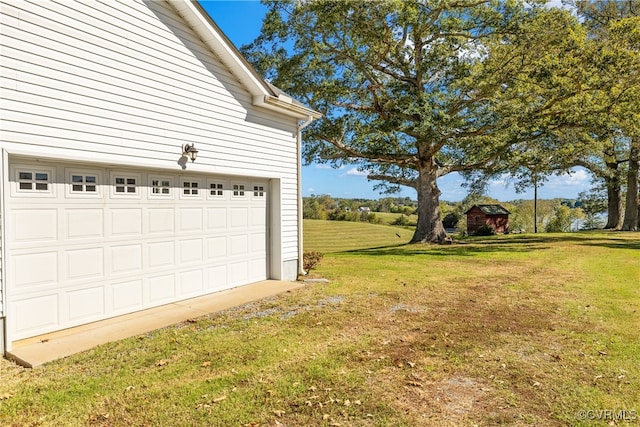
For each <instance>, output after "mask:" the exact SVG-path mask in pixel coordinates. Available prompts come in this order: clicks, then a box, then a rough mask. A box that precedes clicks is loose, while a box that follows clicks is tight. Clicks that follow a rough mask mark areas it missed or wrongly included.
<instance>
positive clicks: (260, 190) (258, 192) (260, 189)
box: [253, 185, 264, 197]
mask: <svg viewBox="0 0 640 427" xmlns="http://www.w3.org/2000/svg"><path fill="white" fill-rule="evenodd" d="M253 197H264V186H263V185H254V186H253Z"/></svg>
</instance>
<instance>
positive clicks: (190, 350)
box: [0, 221, 640, 427]
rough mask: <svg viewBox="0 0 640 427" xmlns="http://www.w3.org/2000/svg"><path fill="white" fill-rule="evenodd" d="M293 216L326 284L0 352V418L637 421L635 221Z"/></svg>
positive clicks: (638, 251)
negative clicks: (457, 236)
mask: <svg viewBox="0 0 640 427" xmlns="http://www.w3.org/2000/svg"><path fill="white" fill-rule="evenodd" d="M305 227H306V231H305V246H306V249H308V250H316V251H321V252H323V253H324V254H325V255H324V259H323V260H322V262H321V263H320V265H319V267H318V268H317V270H314V271H312V275H313V276H318V277H326V278H328V279H329V280H330V281H331V282H330V283H329V284H312V285H309V286H307V287H305V288H303V289H300V290H297V291H295V292H292V293H289V294H286V295H283V296H280V297H278V298H272V299H268V300H264V301H261V302H259V303H254V304H250V305H246V306H243V307H238V308H236V309H233V310H229V311H226V312H224V313H219V314H212V315H210V316H207V317H204V318H201V319H197V320H195V321H192V322H186V323H184V324H179V325H175V326H174V327H170V328H166V329H162V330H159V331H156V332H153V333H150V334H148V335H144V336H140V337H137V338H132V339H128V340H123V341H119V342H114V343H110V344H107V345H103V346H100V347H98V348H96V349H94V350H91V351H88V352H85V353H82V354H79V355H76V356H73V357H70V358H67V359H64V360H60V361H57V362H53V363H50V364H47V365H45V366H44V367H43V368H38V369H34V370H27V369H23V368H20V367H17V366H15V365H12V364H11V363H9V362H7V361H2V362H1V363H0V367H1V369H2V371H1V372H0V425H3V426H7V425H8V426H27V425H34V426H35V425H38V426H40V425H42V426H50V425H51V426H53V425H55V426H58V425H79V426H141V425H149V426H253V427H255V426H276V425H283V426H472V425H479V426H489V425H497V424H505V425H513V426H564V425H577V426H580V425H583V426H591V425H603V426H604V425H612V424H615V425H637V424H639V423H640V234H638V233H635V234H632V233H572V234H540V235H507V236H494V237H491V238H471V239H468V240H467V241H466V244H454V245H443V246H425V245H404V244H401V243H402V242H406V241H408V239H409V238H410V237H411V234H412V231H411V230H405V229H402V228H399V227H388V226H376V225H369V224H359V223H346V222H329V221H326V222H323V221H312V222H305ZM396 232H398V233H399V234H400V235H401V237H400V238H398V237H397V236H396V234H395V233H396Z"/></svg>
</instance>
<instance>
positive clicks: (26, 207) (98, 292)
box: [6, 159, 268, 340]
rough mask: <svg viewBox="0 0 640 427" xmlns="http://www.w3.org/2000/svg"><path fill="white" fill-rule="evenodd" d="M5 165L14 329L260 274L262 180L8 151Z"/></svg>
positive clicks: (142, 304)
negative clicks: (42, 159)
mask: <svg viewBox="0 0 640 427" xmlns="http://www.w3.org/2000/svg"><path fill="white" fill-rule="evenodd" d="M43 174H44V175H43ZM9 175H10V179H9V185H10V191H8V192H7V194H10V197H9V199H8V203H7V205H6V206H7V210H8V215H7V218H8V224H7V230H9V232H8V234H7V255H8V262H7V266H8V268H7V278H8V286H10V292H8V295H9V306H8V308H9V310H8V315H9V316H11V318H12V319H13V320H12V321H11V322H10V324H11V325H12V326H11V339H12V340H17V339H22V338H27V337H30V336H34V335H39V334H42V333H46V332H51V331H54V330H59V329H64V328H68V327H72V326H77V325H80V324H83V323H88V322H92V321H95V320H101V319H104V318H108V317H112V316H116V315H120V314H124V313H130V312H133V311H137V310H142V309H146V308H150V307H154V306H158V305H162V304H166V303H170V302H174V301H179V300H182V299H187V298H192V297H195V296H199V295H204V294H207V293H211V292H214V291H219V290H223V289H228V288H231V287H235V286H240V285H244V284H247V283H251V282H255V281H259V280H265V279H266V278H267V275H268V271H267V250H266V248H267V232H266V228H267V223H268V222H267V194H266V192H264V188H267V183H266V181H265V182H260V181H258V182H256V181H255V180H253V179H249V178H247V179H246V180H244V182H242V181H243V180H241V179H238V178H233V179H231V178H225V177H219V176H218V177H207V176H182V175H179V174H174V175H167V174H166V173H163V174H158V173H155V172H153V171H149V172H144V171H142V172H141V171H136V172H135V173H131V172H128V171H119V170H110V169H107V168H104V167H99V166H96V167H90V166H87V165H82V166H81V167H74V166H73V165H70V164H65V165H54V164H45V163H38V164H37V165H36V164H35V163H34V164H30V163H29V162H25V161H21V162H20V164H19V165H18V164H17V162H16V164H15V165H14V164H13V162H12V161H11V159H10V168H9ZM43 176H45V177H46V181H43V180H42V179H41V178H42V177H43ZM87 177H92V178H91V181H87ZM29 178H30V179H32V181H33V182H29V181H28V179H29ZM36 178H38V179H40V181H37V180H36ZM85 181H87V182H89V184H86V183H85ZM94 183H95V185H94ZM81 184H82V185H81ZM256 186H257V187H256ZM255 188H259V191H257V190H256V191H249V190H255Z"/></svg>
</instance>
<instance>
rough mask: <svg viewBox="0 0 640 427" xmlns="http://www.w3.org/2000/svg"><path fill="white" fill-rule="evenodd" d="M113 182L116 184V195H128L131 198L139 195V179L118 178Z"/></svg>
mask: <svg viewBox="0 0 640 427" xmlns="http://www.w3.org/2000/svg"><path fill="white" fill-rule="evenodd" d="M113 182H114V183H115V186H114V191H115V193H116V194H127V195H130V196H131V195H136V194H138V186H137V182H138V179H137V178H133V177H128V176H116V177H114V180H113Z"/></svg>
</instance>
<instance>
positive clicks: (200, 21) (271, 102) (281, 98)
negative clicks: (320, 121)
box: [167, 0, 322, 120]
mask: <svg viewBox="0 0 640 427" xmlns="http://www.w3.org/2000/svg"><path fill="white" fill-rule="evenodd" d="M167 1H168V2H169V4H171V5H172V6H173V8H174V9H175V10H176V11H177V12H178V14H179V15H180V16H181V17H182V18H183V19H184V20H185V21H186V22H187V24H189V26H191V28H193V30H194V31H195V32H196V34H198V36H199V37H200V38H201V39H202V41H203V42H204V43H205V44H206V45H207V47H209V49H211V51H212V52H214V53H215V54H216V55H217V56H218V58H219V59H220V60H221V61H222V63H223V64H224V65H225V66H226V67H227V68H228V69H229V70H230V71H231V73H232V74H233V75H235V76H236V78H237V79H238V80H239V81H240V83H242V84H243V85H244V86H245V87H246V88H247V90H248V91H249V93H250V94H251V96H252V100H253V105H255V106H257V107H263V108H268V109H270V110H274V111H277V112H279V113H281V114H285V115H287V116H291V117H295V118H297V119H299V120H308V119H309V117H312V118H314V119H317V118H320V117H322V115H321V114H320V113H318V112H316V111H314V110H311V109H309V108H307V107H305V106H303V105H301V104H299V103H296V102H295V101H294V100H293V99H292V98H291V97H289V96H286V95H284V94H276V93H274V92H273V91H272V90H271V89H270V88H269V85H268V84H267V83H266V82H265V81H264V80H263V79H262V77H260V76H259V75H258V73H257V72H256V71H255V70H254V69H253V67H252V66H251V65H250V64H249V63H248V62H247V61H246V60H245V59H244V57H243V56H242V54H241V53H240V52H239V51H238V49H236V47H235V46H234V45H233V43H232V42H231V41H230V40H229V39H228V38H227V36H225V35H224V33H223V32H222V30H221V29H220V28H219V27H218V26H217V25H216V23H215V22H214V21H213V20H212V19H211V17H209V15H207V13H206V12H205V11H204V10H203V9H202V7H201V6H200V5H199V4H198V3H197V2H196V1H195V0H167Z"/></svg>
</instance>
